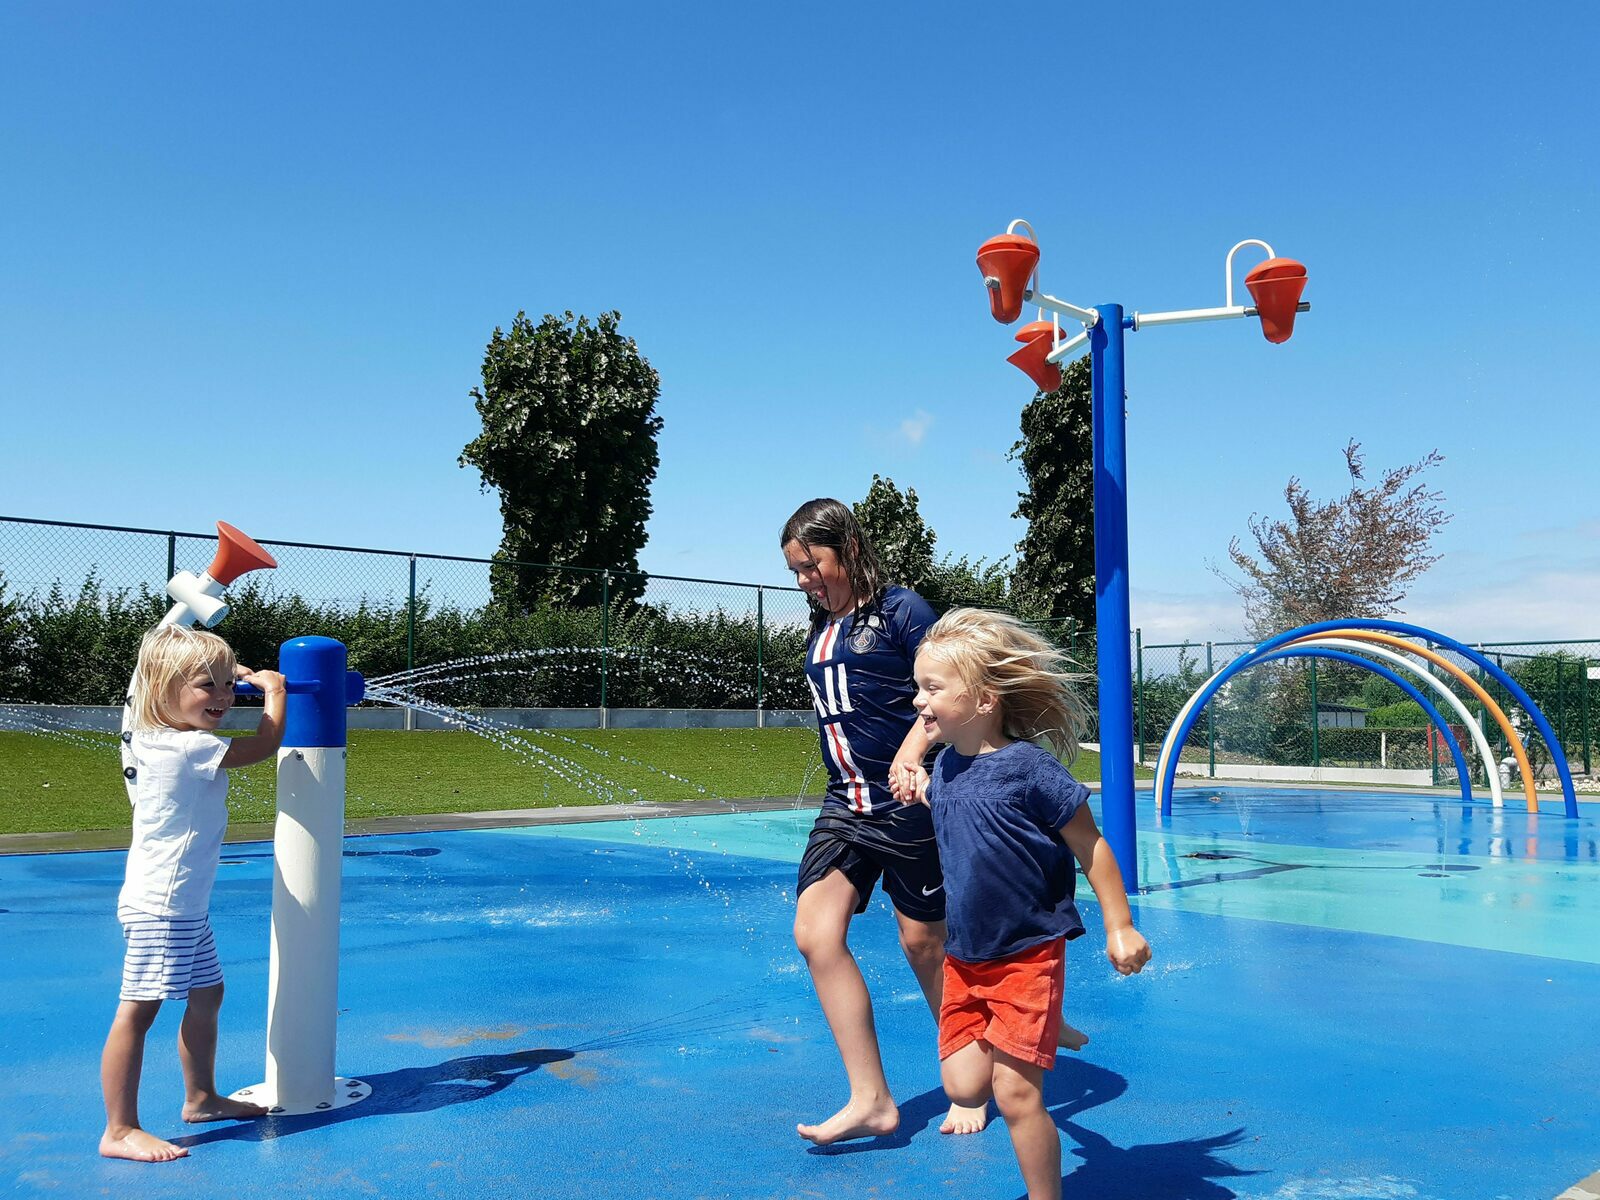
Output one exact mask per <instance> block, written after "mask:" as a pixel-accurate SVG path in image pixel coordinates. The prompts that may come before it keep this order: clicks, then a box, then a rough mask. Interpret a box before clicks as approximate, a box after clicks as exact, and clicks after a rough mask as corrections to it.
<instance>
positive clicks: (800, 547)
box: [783, 541, 856, 617]
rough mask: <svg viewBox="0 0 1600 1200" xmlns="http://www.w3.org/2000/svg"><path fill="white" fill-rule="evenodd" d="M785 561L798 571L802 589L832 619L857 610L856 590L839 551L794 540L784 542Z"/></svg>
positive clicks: (797, 576) (796, 572)
mask: <svg viewBox="0 0 1600 1200" xmlns="http://www.w3.org/2000/svg"><path fill="white" fill-rule="evenodd" d="M783 558H784V561H785V562H787V563H788V564H789V570H791V571H793V572H794V579H795V582H796V583H797V584H799V585H800V590H801V591H803V592H805V594H806V595H808V596H810V597H811V598H812V599H813V600H815V601H816V602H817V603H818V604H820V605H821V606H822V608H823V611H825V612H826V613H827V614H828V615H829V616H830V617H842V616H844V615H845V614H846V613H848V612H851V611H852V610H854V608H855V606H856V592H855V587H854V585H852V584H851V582H850V577H849V575H847V574H846V573H845V569H844V565H843V564H842V563H840V561H839V555H838V552H837V551H835V550H832V549H830V548H829V547H827V546H807V545H805V544H804V543H803V542H799V541H792V542H785V543H784V546H783Z"/></svg>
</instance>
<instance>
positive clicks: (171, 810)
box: [117, 729, 228, 917]
mask: <svg viewBox="0 0 1600 1200" xmlns="http://www.w3.org/2000/svg"><path fill="white" fill-rule="evenodd" d="M127 752H128V754H127V757H128V759H129V760H131V763H132V767H133V770H134V772H135V774H134V777H133V778H132V779H131V780H129V781H128V792H129V795H130V796H131V797H132V800H133V844H132V845H130V846H129V847H128V873H127V877H126V879H125V881H124V882H123V885H122V894H121V896H120V897H119V898H118V901H117V907H118V908H131V909H134V910H135V911H137V912H141V913H144V914H145V915H147V916H151V917H203V916H205V915H206V910H207V909H208V908H209V907H210V905H211V885H212V884H213V883H215V882H216V879H217V860H218V859H219V858H221V857H222V834H223V831H224V830H226V829H227V827H228V773H227V772H226V771H224V770H222V769H221V768H222V756H223V755H224V754H226V753H227V752H228V740H227V739H226V738H220V737H218V736H216V734H213V733H203V732H201V731H199V730H190V731H182V730H177V729H157V730H152V731H149V732H143V733H138V732H136V733H135V734H134V735H133V738H132V740H131V741H130V742H129V743H128V744H127Z"/></svg>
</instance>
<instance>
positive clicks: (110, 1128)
mask: <svg viewBox="0 0 1600 1200" xmlns="http://www.w3.org/2000/svg"><path fill="white" fill-rule="evenodd" d="M160 1011H161V1001H159V1000H124V1001H122V1002H121V1003H120V1004H118V1005H117V1015H116V1016H115V1017H114V1018H112V1021H111V1032H110V1033H109V1034H108V1035H107V1036H106V1048H105V1050H103V1051H102V1052H101V1054H100V1090H101V1091H102V1092H103V1093H104V1094H105V1100H106V1131H105V1132H104V1133H102V1134H101V1135H100V1153H101V1154H102V1155H103V1156H104V1157H106V1158H127V1159H131V1160H133V1161H134V1162H169V1161H171V1160H172V1159H174V1158H183V1157H185V1156H186V1155H187V1154H188V1153H189V1152H188V1151H187V1150H185V1149H184V1148H183V1147H182V1146H174V1145H173V1144H172V1143H171V1142H167V1141H163V1140H162V1139H161V1138H158V1137H156V1136H155V1135H154V1134H151V1133H146V1132H145V1131H144V1130H143V1129H141V1128H139V1075H140V1073H141V1072H142V1071H143V1069H144V1039H145V1035H146V1034H148V1033H149V1032H150V1026H151V1025H152V1024H154V1023H155V1019H156V1014H157V1013H158V1012H160Z"/></svg>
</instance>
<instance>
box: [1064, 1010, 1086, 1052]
mask: <svg viewBox="0 0 1600 1200" xmlns="http://www.w3.org/2000/svg"><path fill="white" fill-rule="evenodd" d="M1088 1044H1089V1035H1088V1034H1087V1033H1085V1032H1084V1031H1083V1030H1081V1029H1074V1028H1073V1027H1072V1026H1071V1025H1068V1024H1067V1019H1066V1018H1065V1017H1063V1018H1061V1032H1060V1033H1058V1034H1057V1035H1056V1045H1057V1046H1059V1047H1060V1048H1061V1049H1063V1050H1082V1049H1083V1048H1084V1047H1085V1046H1087V1045H1088Z"/></svg>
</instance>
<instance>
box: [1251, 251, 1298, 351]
mask: <svg viewBox="0 0 1600 1200" xmlns="http://www.w3.org/2000/svg"><path fill="white" fill-rule="evenodd" d="M1244 285H1245V287H1247V288H1249V289H1250V296H1251V298H1252V299H1253V300H1255V302H1256V313H1257V315H1259V316H1260V317H1261V332H1262V333H1264V334H1265V335H1266V338H1267V341H1269V342H1287V341H1288V340H1289V337H1290V335H1291V334H1293V333H1294V314H1295V308H1296V306H1298V305H1299V303H1300V293H1301V292H1303V291H1305V290H1306V268H1305V264H1304V263H1297V262H1295V260H1294V259H1292V258H1269V259H1267V261H1266V262H1264V263H1261V264H1259V265H1257V266H1255V267H1252V268H1251V269H1250V273H1249V274H1248V275H1246V276H1245V277H1244Z"/></svg>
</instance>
